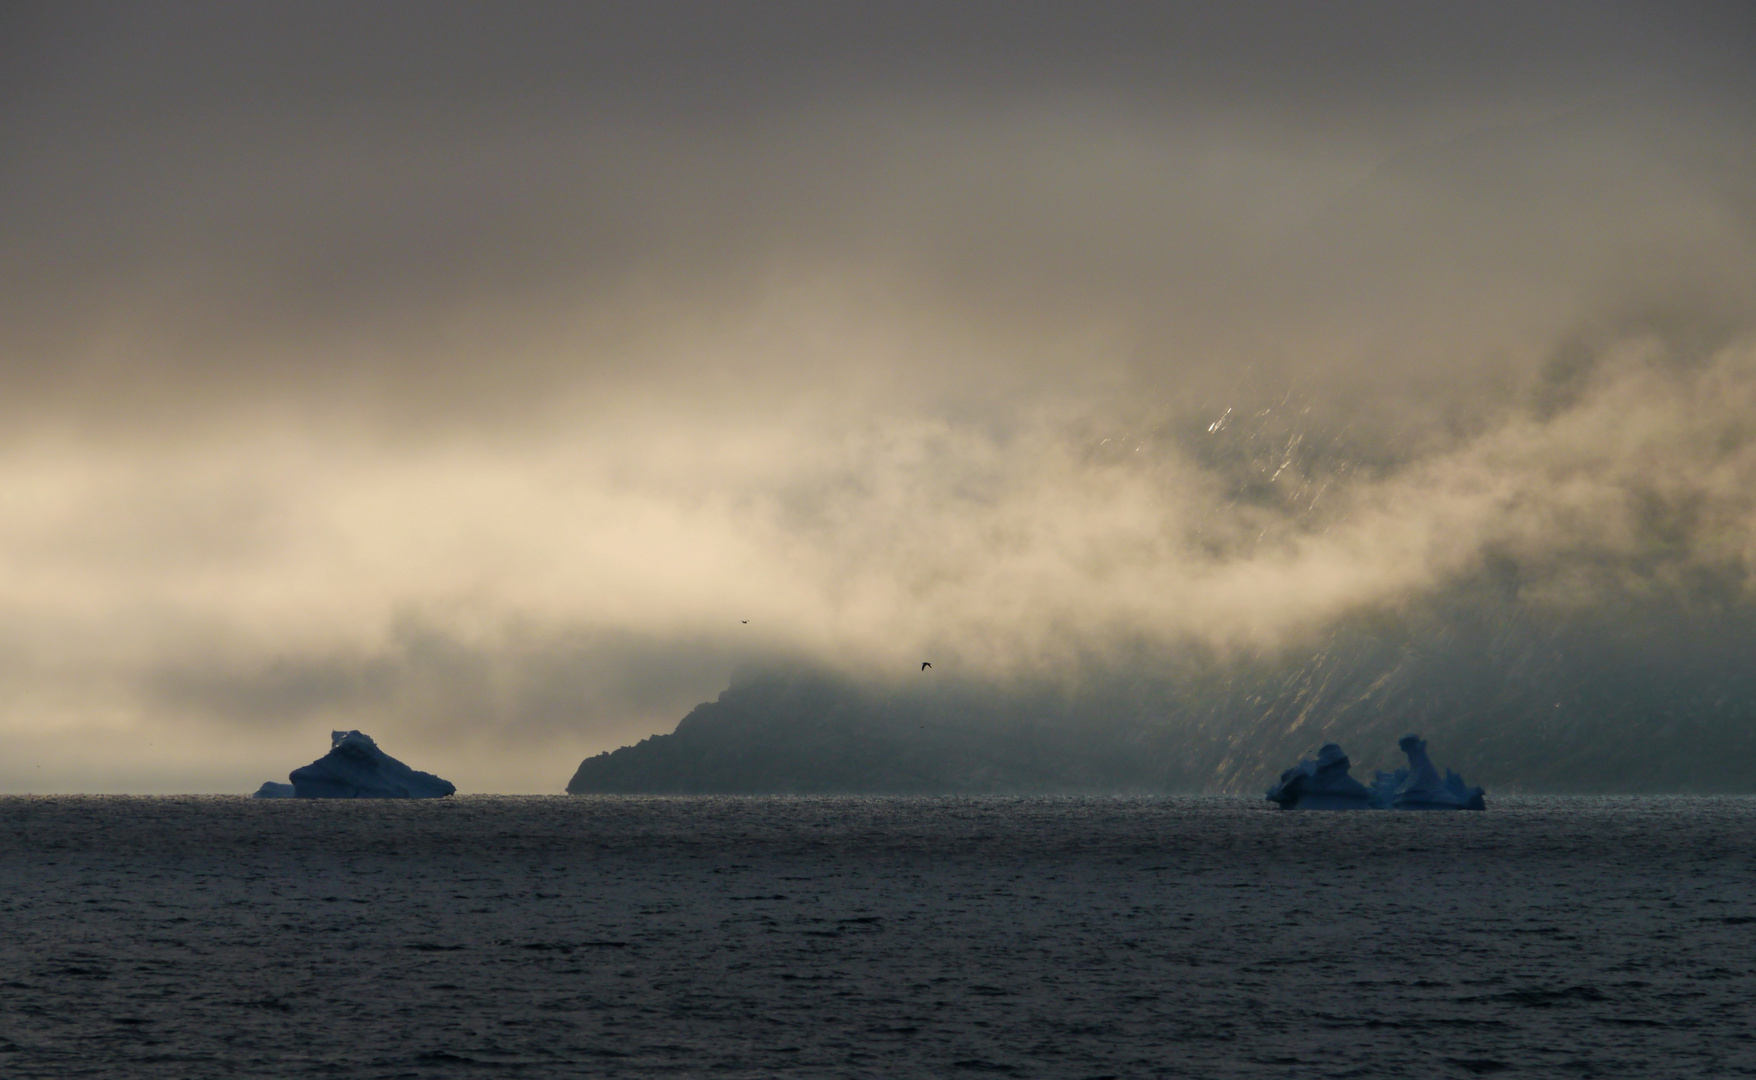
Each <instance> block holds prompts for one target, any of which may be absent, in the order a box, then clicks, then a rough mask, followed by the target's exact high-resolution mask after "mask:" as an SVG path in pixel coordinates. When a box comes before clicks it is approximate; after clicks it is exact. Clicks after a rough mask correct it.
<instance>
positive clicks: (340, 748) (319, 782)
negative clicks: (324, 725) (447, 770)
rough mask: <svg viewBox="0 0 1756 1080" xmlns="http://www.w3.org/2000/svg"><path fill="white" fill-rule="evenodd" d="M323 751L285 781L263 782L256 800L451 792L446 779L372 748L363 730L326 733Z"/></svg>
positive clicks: (416, 796)
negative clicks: (327, 745)
mask: <svg viewBox="0 0 1756 1080" xmlns="http://www.w3.org/2000/svg"><path fill="white" fill-rule="evenodd" d="M329 737H330V741H331V744H332V745H331V746H330V749H329V753H327V754H325V755H323V756H322V757H320V758H318V759H317V760H316V761H313V762H312V763H311V764H309V765H304V766H301V767H300V768H297V769H294V770H293V771H292V773H291V774H290V775H289V776H288V777H287V779H289V780H291V781H292V783H291V784H276V783H273V782H270V783H267V784H263V785H262V787H261V788H259V789H257V792H256V797H257V798H259V799H278V798H286V797H288V796H291V797H293V798H299V799H437V798H441V797H443V796H446V795H454V794H456V793H457V788H456V787H454V786H453V785H452V784H451V782H450V781H448V780H441V779H439V778H438V777H437V776H434V775H433V774H432V773H424V772H418V771H416V770H414V769H411V768H409V767H408V766H407V765H404V764H403V763H402V762H400V761H398V760H396V759H395V758H393V757H391V756H390V755H389V754H386V753H385V752H384V751H382V750H380V749H378V744H377V743H375V742H373V741H372V737H371V736H370V735H367V734H366V733H365V732H363V731H332V732H330V736H329Z"/></svg>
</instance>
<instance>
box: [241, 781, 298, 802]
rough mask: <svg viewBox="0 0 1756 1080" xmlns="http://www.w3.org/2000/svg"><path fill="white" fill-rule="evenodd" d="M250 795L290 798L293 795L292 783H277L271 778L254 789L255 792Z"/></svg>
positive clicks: (253, 796)
mask: <svg viewBox="0 0 1756 1080" xmlns="http://www.w3.org/2000/svg"><path fill="white" fill-rule="evenodd" d="M250 797H251V798H252V799H290V798H292V797H293V785H291V784H277V783H275V782H274V781H273V780H268V781H265V782H264V783H263V785H262V786H261V787H259V788H257V789H256V794H254V795H252V796H250Z"/></svg>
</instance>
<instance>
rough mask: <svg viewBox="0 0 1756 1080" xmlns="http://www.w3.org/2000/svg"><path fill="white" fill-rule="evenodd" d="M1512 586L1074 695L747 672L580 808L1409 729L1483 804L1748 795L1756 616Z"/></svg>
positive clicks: (1187, 777) (1228, 753)
mask: <svg viewBox="0 0 1756 1080" xmlns="http://www.w3.org/2000/svg"><path fill="white" fill-rule="evenodd" d="M1504 588H1505V583H1504V582H1496V581H1494V580H1492V578H1491V577H1490V576H1488V575H1483V576H1482V577H1478V578H1476V579H1474V580H1472V581H1471V582H1469V583H1468V584H1467V586H1459V587H1457V588H1454V589H1453V590H1450V591H1449V592H1448V593H1446V594H1445V595H1444V596H1442V597H1441V598H1439V599H1437V600H1432V601H1429V602H1426V603H1423V604H1421V605H1419V606H1416V607H1411V608H1409V609H1406V610H1401V611H1378V612H1372V613H1364V614H1360V615H1357V616H1355V617H1353V618H1350V619H1347V620H1343V621H1342V622H1341V623H1340V624H1338V625H1337V626H1335V627H1334V628H1333V629H1332V630H1331V632H1330V633H1329V634H1328V635H1327V636H1326V637H1325V638H1324V639H1323V640H1322V641H1321V642H1320V643H1319V644H1317V645H1316V646H1315V647H1311V648H1308V649H1306V650H1303V651H1297V652H1289V653H1285V654H1282V655H1280V656H1277V657H1257V658H1250V659H1232V660H1221V659H1218V658H1212V657H1206V658H1190V657H1182V658H1161V659H1160V660H1159V661H1158V662H1156V663H1151V664H1148V663H1146V662H1144V661H1142V662H1139V663H1137V664H1136V665H1135V666H1134V669H1133V673H1132V674H1129V673H1127V672H1117V671H1110V672H1108V673H1106V675H1105V677H1102V678H1090V679H1088V680H1086V681H1085V682H1084V683H1083V684H1082V685H1079V686H1059V687H1049V686H1044V687H1040V688H1036V689H1019V688H1017V687H1012V688H1009V689H1000V688H996V687H984V686H982V685H980V684H977V683H973V682H965V681H960V680H958V679H956V678H955V677H950V678H947V677H944V676H941V675H939V674H938V673H936V672H925V673H922V674H921V675H920V676H919V677H918V678H917V679H915V680H913V683H912V685H911V684H908V683H902V684H893V685H890V686H876V685H870V684H862V683H859V682H855V681H851V680H848V679H846V678H843V677H836V676H831V675H827V674H823V673H815V672H813V673H794V674H785V675H783V674H770V675H764V676H759V677H753V678H749V679H746V680H742V681H739V682H737V683H736V684H734V685H733V686H732V687H731V688H730V689H728V690H727V691H726V692H724V693H723V694H721V695H720V697H719V699H718V700H717V701H715V702H711V703H707V704H704V705H701V706H699V707H698V708H696V709H695V710H694V711H692V712H691V713H690V714H689V715H688V716H687V717H685V718H684V719H683V720H682V722H681V723H679V724H678V725H677V729H676V731H675V732H674V733H672V734H670V735H657V736H654V737H653V738H650V739H647V740H644V741H642V742H641V743H639V744H638V745H635V746H630V747H624V748H622V749H620V750H617V751H615V752H614V753H607V754H600V755H598V756H597V757H593V758H590V759H588V760H586V761H585V762H583V763H582V764H581V765H580V767H579V771H578V772H577V773H576V774H575V775H574V777H573V780H572V782H571V783H570V784H569V785H568V791H570V792H573V793H576V794H577V793H585V792H752V793H753V792H800V793H805V792H825V793H827V792H1056V791H1067V792H1071V791H1166V792H1171V791H1198V790H1214V791H1233V792H1254V791H1256V790H1259V789H1263V788H1266V787H1267V786H1268V784H1269V783H1270V782H1271V781H1272V780H1273V779H1274V777H1275V776H1276V775H1278V773H1279V772H1280V770H1281V769H1283V768H1285V767H1287V766H1288V765H1290V764H1292V763H1293V762H1294V761H1295V760H1297V759H1298V758H1299V757H1300V756H1301V755H1309V754H1310V753H1311V752H1312V751H1313V750H1314V749H1315V748H1316V747H1317V746H1318V745H1320V744H1321V743H1324V742H1328V741H1337V742H1340V743H1341V744H1342V746H1343V747H1344V748H1346V749H1347V750H1348V751H1349V753H1350V754H1351V755H1352V756H1353V759H1354V762H1355V772H1356V774H1359V775H1369V773H1368V772H1367V770H1369V769H1371V768H1374V767H1389V766H1393V765H1395V764H1398V763H1399V755H1398V754H1397V752H1396V740H1397V738H1398V737H1399V736H1401V735H1403V734H1407V733H1409V732H1416V733H1419V734H1422V735H1424V736H1425V737H1426V738H1427V739H1428V740H1429V743H1430V745H1431V747H1432V752H1433V756H1434V759H1435V761H1436V762H1437V763H1438V764H1440V765H1441V767H1447V766H1448V767H1452V768H1456V769H1459V770H1460V771H1462V772H1463V773H1464V774H1465V775H1466V776H1467V777H1469V779H1470V782H1472V783H1482V784H1485V785H1486V786H1487V787H1488V790H1489V792H1490V794H1491V793H1492V792H1494V791H1496V790H1499V791H1503V792H1504V791H1513V790H1521V791H1541V792H1665V791H1678V792H1735V791H1756V676H1753V675H1752V674H1750V672H1749V671H1748V658H1749V651H1750V644H1751V643H1752V642H1756V620H1752V618H1751V616H1750V613H1749V612H1747V611H1743V610H1737V611H1731V612H1722V613H1719V614H1717V615H1710V616H1698V617H1696V618H1695V619H1694V620H1693V621H1692V622H1691V623H1690V629H1689V632H1688V633H1686V634H1685V633H1682V632H1680V631H1678V630H1677V628H1676V627H1675V625H1674V623H1672V622H1671V621H1670V619H1669V618H1667V616H1666V613H1664V612H1648V613H1642V612H1639V611H1628V612H1621V613H1619V618H1618V619H1617V620H1616V621H1615V622H1614V623H1613V624H1611V623H1606V622H1604V621H1603V620H1601V619H1598V618H1587V617H1577V618H1572V619H1568V618H1562V617H1556V616H1550V617H1547V618H1544V617H1539V616H1537V615H1535V614H1532V613H1531V612H1530V611H1528V610H1526V609H1524V608H1522V607H1521V606H1520V605H1518V604H1517V603H1516V601H1515V600H1513V599H1510V598H1508V597H1505V596H1496V595H1495V592H1496V590H1503V589H1504ZM1612 625H1613V626H1615V627H1617V628H1618V629H1615V630H1612V629H1609V627H1610V626H1612ZM1630 627H1633V628H1632V629H1631V628H1630Z"/></svg>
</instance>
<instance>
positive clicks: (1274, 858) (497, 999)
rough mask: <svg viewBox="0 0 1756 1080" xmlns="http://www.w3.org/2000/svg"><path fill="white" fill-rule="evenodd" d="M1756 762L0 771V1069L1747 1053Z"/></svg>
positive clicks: (1233, 1071)
mask: <svg viewBox="0 0 1756 1080" xmlns="http://www.w3.org/2000/svg"><path fill="white" fill-rule="evenodd" d="M1753 1003H1756V800H1751V799H1690V798H1674V799H1673V798H1666V799H1651V798H1649V799H1527V800H1522V801H1518V800H1499V801H1496V802H1495V803H1494V805H1493V806H1492V807H1491V809H1490V810H1489V811H1488V812H1487V813H1484V814H1409V813H1388V812H1356V813H1340V814H1318V813H1283V812H1278V811H1275V810H1273V809H1271V808H1269V807H1268V806H1267V805H1266V804H1260V803H1257V802H1254V801H1251V800H1244V799H1230V798H1189V799H1022V800H1013V799H961V798H948V799H831V798H824V799H785V798H779V799H760V798H677V799H664V798H655V799H643V798H612V797H605V798H593V797H584V798H567V797H556V798H530V799H523V798H520V799H513V798H460V799H446V800H440V801H431V802H305V801H292V800H289V801H262V802H255V801H251V800H249V799H240V798H220V797H204V798H109V797H105V798H90V797H81V798H42V797H36V798H4V799H0V1076H5V1077H69V1076H103V1077H178V1078H181V1077H245V1076H250V1077H258V1076H259V1077H297V1076H305V1075H323V1076H333V1075H345V1076H350V1077H378V1076H382V1077H475V1076H502V1075H508V1076H509V1075H527V1076H629V1077H634V1076H642V1077H644V1076H655V1075H686V1076H696V1075H714V1076H727V1077H746V1076H748V1077H767V1076H779V1075H798V1076H810V1077H864V1076H871V1077H911V1076H920V1077H929V1076H930V1077H948V1076H949V1077H955V1076H963V1075H971V1076H974V1075H979V1074H1003V1075H1012V1076H1039V1077H1098V1076H1115V1077H1136V1076H1139V1077H1151V1076H1191V1077H1229V1076H1239V1077H1320V1076H1336V1077H1340V1076H1384V1077H1444V1076H1458V1077H1467V1076H1480V1075H1499V1076H1533V1077H1534V1076H1541V1077H1571V1076H1578V1077H1589V1076H1626V1077H1670V1076H1700V1077H1728V1076H1736V1075H1753V1074H1756V1004H1753Z"/></svg>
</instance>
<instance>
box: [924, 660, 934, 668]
mask: <svg viewBox="0 0 1756 1080" xmlns="http://www.w3.org/2000/svg"><path fill="white" fill-rule="evenodd" d="M932 666H933V665H932V664H929V663H927V662H926V661H925V660H922V661H921V670H922V671H925V670H927V669H928V668H930V667H932Z"/></svg>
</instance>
